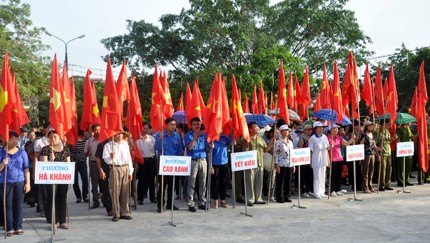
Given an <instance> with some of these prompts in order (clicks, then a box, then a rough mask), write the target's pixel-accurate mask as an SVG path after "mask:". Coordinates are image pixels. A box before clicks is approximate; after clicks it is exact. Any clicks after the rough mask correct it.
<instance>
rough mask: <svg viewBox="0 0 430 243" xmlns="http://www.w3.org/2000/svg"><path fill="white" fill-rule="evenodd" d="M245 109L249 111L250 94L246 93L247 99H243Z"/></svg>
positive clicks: (246, 111)
mask: <svg viewBox="0 0 430 243" xmlns="http://www.w3.org/2000/svg"><path fill="white" fill-rule="evenodd" d="M243 111H244V112H245V113H249V100H248V95H245V100H244V101H243Z"/></svg>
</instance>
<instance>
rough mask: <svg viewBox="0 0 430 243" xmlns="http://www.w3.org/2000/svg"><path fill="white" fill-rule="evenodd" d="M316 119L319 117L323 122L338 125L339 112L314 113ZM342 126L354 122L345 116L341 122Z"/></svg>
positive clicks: (322, 111)
mask: <svg viewBox="0 0 430 243" xmlns="http://www.w3.org/2000/svg"><path fill="white" fill-rule="evenodd" d="M314 117H317V118H319V119H321V120H326V121H330V122H334V123H337V112H336V111H335V110H332V109H322V110H319V111H317V112H315V113H314ZM340 124H342V125H351V124H352V122H351V121H350V120H349V118H348V117H346V116H345V115H343V119H342V121H341V122H340Z"/></svg>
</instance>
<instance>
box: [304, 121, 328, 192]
mask: <svg viewBox="0 0 430 243" xmlns="http://www.w3.org/2000/svg"><path fill="white" fill-rule="evenodd" d="M326 126H327V125H326V124H324V123H322V122H320V121H317V122H315V123H314V124H313V128H314V130H315V133H314V135H312V137H311V138H310V139H309V148H310V150H311V167H312V170H313V174H314V196H315V198H316V199H321V198H327V195H325V194H324V193H325V175H326V167H327V166H328V161H329V156H328V150H329V149H330V144H329V142H328V140H327V137H326V136H325V135H324V134H323V131H324V128H325V127H326Z"/></svg>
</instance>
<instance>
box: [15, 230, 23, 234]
mask: <svg viewBox="0 0 430 243" xmlns="http://www.w3.org/2000/svg"><path fill="white" fill-rule="evenodd" d="M15 234H17V235H23V234H24V230H22V229H17V230H16V231H15Z"/></svg>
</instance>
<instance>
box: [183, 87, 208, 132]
mask: <svg viewBox="0 0 430 243" xmlns="http://www.w3.org/2000/svg"><path fill="white" fill-rule="evenodd" d="M187 108H189V111H188V113H187V124H188V125H191V124H190V121H191V119H193V118H194V117H198V118H199V119H200V120H201V119H202V115H203V114H205V111H206V108H205V104H204V102H203V98H202V94H201V93H200V89H199V81H197V80H195V81H194V87H193V93H192V97H191V104H190V107H187Z"/></svg>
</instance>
